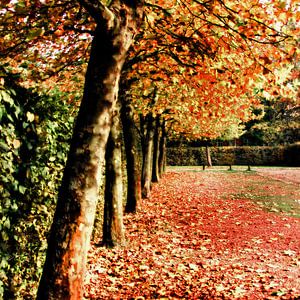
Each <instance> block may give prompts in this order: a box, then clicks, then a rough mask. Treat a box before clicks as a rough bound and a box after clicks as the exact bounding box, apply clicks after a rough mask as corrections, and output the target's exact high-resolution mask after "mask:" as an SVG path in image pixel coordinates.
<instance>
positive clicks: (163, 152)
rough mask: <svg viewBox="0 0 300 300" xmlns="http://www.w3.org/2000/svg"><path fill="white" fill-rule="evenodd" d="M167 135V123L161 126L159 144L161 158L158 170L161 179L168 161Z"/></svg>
mask: <svg viewBox="0 0 300 300" xmlns="http://www.w3.org/2000/svg"><path fill="white" fill-rule="evenodd" d="M166 145H167V133H166V124H165V121H163V122H162V124H161V138H160V142H159V158H158V169H159V175H160V177H161V176H162V174H163V173H164V172H165V171H166V160H167V153H166V151H167V146H166Z"/></svg>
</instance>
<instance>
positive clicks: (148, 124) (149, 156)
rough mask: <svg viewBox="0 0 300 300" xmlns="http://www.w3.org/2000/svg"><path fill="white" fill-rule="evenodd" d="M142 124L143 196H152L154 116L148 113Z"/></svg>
mask: <svg viewBox="0 0 300 300" xmlns="http://www.w3.org/2000/svg"><path fill="white" fill-rule="evenodd" d="M142 123H144V124H141V125H142V127H144V128H143V131H144V132H143V134H142V135H143V139H142V144H143V147H142V148H143V166H142V198H149V197H150V189H151V177H152V163H153V137H154V118H153V117H152V115H151V114H148V115H147V116H146V117H145V118H144V120H143V121H142Z"/></svg>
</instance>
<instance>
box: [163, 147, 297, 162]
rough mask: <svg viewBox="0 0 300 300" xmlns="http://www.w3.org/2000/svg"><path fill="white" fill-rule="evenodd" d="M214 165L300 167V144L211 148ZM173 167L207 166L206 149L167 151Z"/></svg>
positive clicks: (194, 148)
mask: <svg viewBox="0 0 300 300" xmlns="http://www.w3.org/2000/svg"><path fill="white" fill-rule="evenodd" d="M210 154H211V159H212V164H213V165H220V166H222V165H252V166H300V143H296V144H292V145H289V146H279V147H267V146H265V147H263V146H255V147H254V146H244V147H210ZM167 164H168V165H171V166H176V165H177V166H200V165H203V164H205V165H207V159H206V149H205V147H177V148H168V149H167Z"/></svg>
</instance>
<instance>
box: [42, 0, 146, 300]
mask: <svg viewBox="0 0 300 300" xmlns="http://www.w3.org/2000/svg"><path fill="white" fill-rule="evenodd" d="M80 3H81V4H82V6H83V7H84V8H85V9H86V10H87V11H88V12H89V13H90V15H91V16H92V17H93V18H94V19H95V21H96V23H97V28H96V30H95V35H94V39H93V43H92V47H91V54H90V55H91V56H90V61H89V65H88V69H87V73H86V83H85V90H84V95H83V99H82V102H81V106H80V110H79V114H78V117H77V121H76V125H75V128H74V133H73V138H72V142H71V149H70V152H69V156H68V161H67V165H66V167H65V171H64V177H63V181H62V185H61V189H60V193H59V196H58V203H57V208H56V212H55V216H54V220H53V224H52V227H51V231H50V237H49V242H48V250H47V257H46V262H45V265H44V271H43V275H42V278H41V281H40V285H39V291H38V296H37V298H38V299H43V300H44V299H55V298H58V299H81V298H82V296H83V280H84V274H85V265H86V256H87V250H88V246H89V242H90V235H91V231H92V226H93V223H94V216H95V209H96V203H97V200H98V191H99V184H100V182H99V173H100V172H101V167H100V166H101V162H102V161H103V160H104V158H105V147H106V142H107V139H108V135H109V132H110V128H111V114H112V110H113V109H114V106H115V105H116V101H117V98H118V83H119V78H120V74H121V70H122V65H123V63H124V61H125V58H126V53H127V51H128V48H129V47H130V45H131V43H132V40H133V37H134V33H135V31H136V28H137V26H138V23H139V21H140V19H141V13H142V9H141V3H140V2H135V1H132V2H127V1H112V3H111V5H110V6H109V7H108V6H104V5H103V4H101V3H100V2H98V1H84V0H82V1H80Z"/></svg>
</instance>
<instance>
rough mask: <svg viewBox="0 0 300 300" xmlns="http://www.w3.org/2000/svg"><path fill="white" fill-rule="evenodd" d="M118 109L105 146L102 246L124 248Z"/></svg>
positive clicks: (120, 139)
mask: <svg viewBox="0 0 300 300" xmlns="http://www.w3.org/2000/svg"><path fill="white" fill-rule="evenodd" d="M119 119H120V116H119V108H118V109H115V112H114V114H113V118H112V126H111V129H110V134H109V138H108V142H107V145H106V152H105V161H106V166H105V168H106V169H105V170H106V174H105V199H104V221H103V240H102V245H104V246H107V247H115V246H124V244H125V232H124V225H123V189H122V187H123V184H122V138H121V129H120V120H119Z"/></svg>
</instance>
